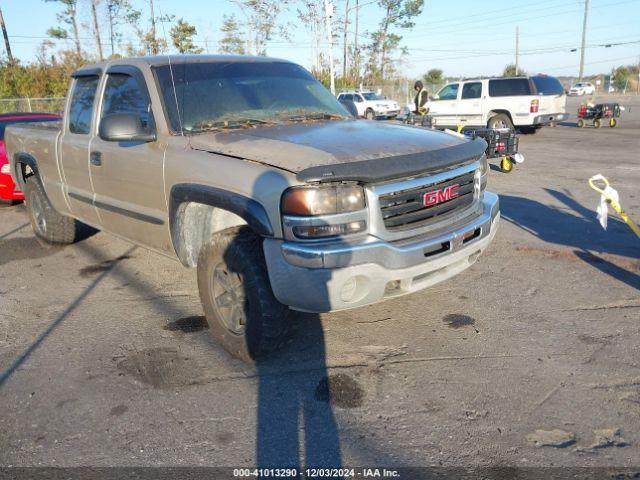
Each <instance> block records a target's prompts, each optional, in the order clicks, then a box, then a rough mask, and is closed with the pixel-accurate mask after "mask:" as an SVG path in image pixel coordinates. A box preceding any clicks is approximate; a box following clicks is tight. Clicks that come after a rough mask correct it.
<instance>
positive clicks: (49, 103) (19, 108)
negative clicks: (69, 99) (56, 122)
mask: <svg viewBox="0 0 640 480" xmlns="http://www.w3.org/2000/svg"><path fill="white" fill-rule="evenodd" d="M64 102H65V98H64V97H49V98H29V97H25V98H0V113H9V112H46V113H62V111H63V110H64Z"/></svg>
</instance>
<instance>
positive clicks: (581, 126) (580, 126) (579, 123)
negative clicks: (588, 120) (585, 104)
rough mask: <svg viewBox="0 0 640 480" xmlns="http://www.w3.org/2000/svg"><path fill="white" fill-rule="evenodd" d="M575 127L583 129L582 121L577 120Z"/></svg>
mask: <svg viewBox="0 0 640 480" xmlns="http://www.w3.org/2000/svg"><path fill="white" fill-rule="evenodd" d="M576 125H577V126H578V128H584V120H582V119H579V120H578V123H577V124H576Z"/></svg>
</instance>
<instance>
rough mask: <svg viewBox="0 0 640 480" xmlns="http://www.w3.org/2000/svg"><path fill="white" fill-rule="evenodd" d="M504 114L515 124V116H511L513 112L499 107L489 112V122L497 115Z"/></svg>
mask: <svg viewBox="0 0 640 480" xmlns="http://www.w3.org/2000/svg"><path fill="white" fill-rule="evenodd" d="M501 113H502V114H504V115H506V116H507V117H509V120H511V124H512V125H513V124H514V123H513V116H511V112H510V111H509V110H505V109H502V108H498V109H492V110H491V111H490V112H489V114H488V115H487V124H488V123H489V120H491V118H493V117H495V116H496V115H499V114H501Z"/></svg>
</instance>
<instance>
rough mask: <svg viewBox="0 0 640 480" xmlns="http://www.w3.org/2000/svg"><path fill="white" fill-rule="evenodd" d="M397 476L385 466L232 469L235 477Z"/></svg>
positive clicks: (395, 471) (396, 472) (394, 471)
mask: <svg viewBox="0 0 640 480" xmlns="http://www.w3.org/2000/svg"><path fill="white" fill-rule="evenodd" d="M299 474H302V475H303V477H304V478H398V477H399V476H400V474H399V473H398V471H397V470H389V469H386V468H358V469H355V468H306V469H304V470H302V471H301V472H299V471H298V470H297V469H295V468H238V469H234V470H233V476H234V477H237V478H244V477H246V478H249V477H259V478H265V477H273V478H299Z"/></svg>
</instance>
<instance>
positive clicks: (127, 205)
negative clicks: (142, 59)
mask: <svg viewBox="0 0 640 480" xmlns="http://www.w3.org/2000/svg"><path fill="white" fill-rule="evenodd" d="M119 113H120V114H122V113H135V114H137V115H140V119H141V121H142V124H143V125H147V126H148V128H149V129H153V128H155V127H154V121H153V114H152V113H151V101H150V99H149V93H148V91H147V88H146V83H145V80H144V77H143V75H142V73H141V72H140V70H138V69H137V68H135V67H130V66H114V67H111V68H110V69H109V70H107V74H106V78H105V80H104V88H103V94H102V102H101V104H100V111H99V113H98V118H99V119H102V118H103V117H104V116H106V115H111V114H119ZM165 148H166V145H163V144H161V143H160V142H159V141H153V142H141V141H105V140H103V139H101V138H100V137H99V136H98V135H96V137H95V138H94V139H93V141H92V143H91V151H90V152H89V155H90V159H91V161H90V172H91V180H92V183H93V188H94V193H95V200H94V204H95V206H96V208H97V209H98V211H99V212H100V218H101V219H102V225H103V226H104V228H105V229H106V230H108V231H111V232H113V233H115V234H117V235H120V236H122V237H125V238H128V239H130V240H132V241H134V242H139V243H142V244H143V245H146V246H149V247H152V248H155V249H157V250H160V251H167V250H168V249H170V248H171V247H170V246H171V241H170V237H169V228H168V216H167V203H166V199H165V191H164V180H163V162H164V151H165Z"/></svg>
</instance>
